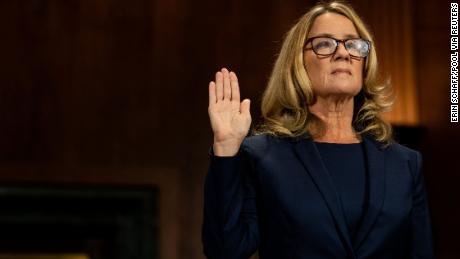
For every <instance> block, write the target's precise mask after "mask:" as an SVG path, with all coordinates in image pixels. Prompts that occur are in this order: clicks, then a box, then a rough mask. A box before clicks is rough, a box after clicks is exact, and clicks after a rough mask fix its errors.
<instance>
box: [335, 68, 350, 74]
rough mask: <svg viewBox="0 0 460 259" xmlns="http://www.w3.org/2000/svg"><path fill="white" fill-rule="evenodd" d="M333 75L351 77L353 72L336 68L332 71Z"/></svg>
mask: <svg viewBox="0 0 460 259" xmlns="http://www.w3.org/2000/svg"><path fill="white" fill-rule="evenodd" d="M331 74H333V75H337V74H348V75H351V71H350V69H346V68H336V69H334V70H332V73H331Z"/></svg>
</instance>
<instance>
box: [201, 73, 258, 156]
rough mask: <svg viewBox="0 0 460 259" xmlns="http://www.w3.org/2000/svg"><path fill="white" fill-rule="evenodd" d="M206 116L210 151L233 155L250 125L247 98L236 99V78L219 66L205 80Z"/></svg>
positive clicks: (237, 92) (237, 89) (215, 153)
mask: <svg viewBox="0 0 460 259" xmlns="http://www.w3.org/2000/svg"><path fill="white" fill-rule="evenodd" d="M208 113H209V119H210V121H211V127H212V131H213V133H214V146H213V149H214V155H216V156H233V155H235V154H236V153H238V150H239V148H240V145H241V143H242V142H243V140H244V138H245V137H246V135H247V134H248V132H249V127H250V126H251V114H250V100H249V99H244V100H243V101H242V102H241V103H240V89H239V86H238V78H237V77H236V74H235V73H234V72H229V71H228V70H227V69H225V68H222V70H221V71H218V72H217V73H216V81H215V82H213V81H211V82H210V83H209V106H208Z"/></svg>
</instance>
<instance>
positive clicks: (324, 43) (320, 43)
mask: <svg viewBox="0 0 460 259" xmlns="http://www.w3.org/2000/svg"><path fill="white" fill-rule="evenodd" d="M313 46H314V47H315V48H316V49H320V48H333V47H334V43H333V42H332V41H331V40H329V39H317V40H316V41H315V42H314V43H313Z"/></svg>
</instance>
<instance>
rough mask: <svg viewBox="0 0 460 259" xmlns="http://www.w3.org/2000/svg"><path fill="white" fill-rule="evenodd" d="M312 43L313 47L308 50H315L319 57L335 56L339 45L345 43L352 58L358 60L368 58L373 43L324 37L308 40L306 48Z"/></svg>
mask: <svg viewBox="0 0 460 259" xmlns="http://www.w3.org/2000/svg"><path fill="white" fill-rule="evenodd" d="M310 42H311V47H310V48H307V49H313V51H314V52H315V53H316V55H319V56H329V55H332V54H334V53H335V52H336V51H337V47H338V46H339V43H343V45H344V46H345V49H346V50H347V51H348V53H349V54H350V56H353V57H357V58H365V57H367V55H369V52H370V50H371V42H370V41H368V40H365V39H360V38H356V39H345V40H338V39H334V38H330V37H324V36H320V37H313V38H309V39H307V41H306V42H305V46H306V45H307V44H308V43H310Z"/></svg>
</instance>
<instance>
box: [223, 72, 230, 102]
mask: <svg viewBox="0 0 460 259" xmlns="http://www.w3.org/2000/svg"><path fill="white" fill-rule="evenodd" d="M222 73H223V74H224V99H227V100H229V101H230V99H232V89H231V86H230V76H229V74H228V70H227V69H226V68H222Z"/></svg>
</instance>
